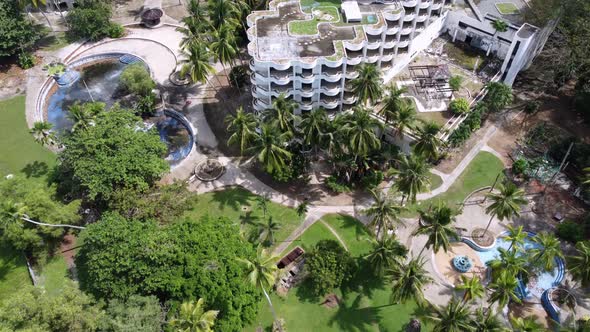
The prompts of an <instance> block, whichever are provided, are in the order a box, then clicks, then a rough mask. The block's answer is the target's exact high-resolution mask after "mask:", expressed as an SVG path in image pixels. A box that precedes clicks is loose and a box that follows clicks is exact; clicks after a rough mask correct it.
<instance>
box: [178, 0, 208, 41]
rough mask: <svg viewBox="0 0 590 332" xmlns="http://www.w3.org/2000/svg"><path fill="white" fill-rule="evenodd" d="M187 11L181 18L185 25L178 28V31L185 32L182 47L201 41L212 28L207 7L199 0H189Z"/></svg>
mask: <svg viewBox="0 0 590 332" xmlns="http://www.w3.org/2000/svg"><path fill="white" fill-rule="evenodd" d="M187 11H188V15H187V16H185V17H184V18H183V19H182V20H181V22H182V23H183V24H184V26H180V27H178V28H176V31H178V32H180V33H182V34H183V37H182V41H181V42H180V47H181V48H186V47H187V46H188V45H190V44H193V43H196V42H199V41H200V40H202V38H203V37H204V36H203V35H204V34H205V33H206V32H207V31H209V30H210V29H211V25H210V23H209V20H208V17H209V15H208V13H207V8H206V7H204V6H201V5H200V2H199V1H198V0H189V2H188V4H187Z"/></svg>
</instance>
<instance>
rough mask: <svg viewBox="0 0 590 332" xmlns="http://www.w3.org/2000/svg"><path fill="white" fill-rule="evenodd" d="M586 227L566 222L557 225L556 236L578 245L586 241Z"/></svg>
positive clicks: (569, 221)
mask: <svg viewBox="0 0 590 332" xmlns="http://www.w3.org/2000/svg"><path fill="white" fill-rule="evenodd" d="M585 231H586V227H585V226H584V225H580V224H578V223H576V222H574V221H571V220H566V221H564V222H562V223H561V224H559V225H557V230H556V231H555V234H556V235H557V236H558V237H559V238H560V239H562V240H565V241H569V242H572V243H576V242H579V241H583V240H584V234H585Z"/></svg>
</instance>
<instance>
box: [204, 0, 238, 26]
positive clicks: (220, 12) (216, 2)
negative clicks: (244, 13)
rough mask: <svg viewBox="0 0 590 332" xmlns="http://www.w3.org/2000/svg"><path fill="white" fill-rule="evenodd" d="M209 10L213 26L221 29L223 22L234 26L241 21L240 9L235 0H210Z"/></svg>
mask: <svg viewBox="0 0 590 332" xmlns="http://www.w3.org/2000/svg"><path fill="white" fill-rule="evenodd" d="M207 10H208V12H209V19H210V20H211V24H212V25H213V28H215V29H219V27H220V26H221V25H222V24H230V25H233V26H234V27H235V26H237V25H239V23H240V10H239V9H238V7H237V5H236V3H235V1H233V0H208V1H207Z"/></svg>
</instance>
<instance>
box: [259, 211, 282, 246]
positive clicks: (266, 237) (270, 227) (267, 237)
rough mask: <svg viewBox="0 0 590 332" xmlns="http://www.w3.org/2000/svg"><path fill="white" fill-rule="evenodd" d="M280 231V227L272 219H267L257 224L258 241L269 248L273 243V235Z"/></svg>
mask: <svg viewBox="0 0 590 332" xmlns="http://www.w3.org/2000/svg"><path fill="white" fill-rule="evenodd" d="M279 229H281V225H279V223H277V222H275V221H274V220H273V218H272V217H268V219H267V221H266V222H265V223H264V222H261V223H258V229H257V233H258V241H260V243H262V244H263V245H265V246H271V245H273V244H274V243H275V234H276V232H277V231H278V230H279Z"/></svg>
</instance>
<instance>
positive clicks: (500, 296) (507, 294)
mask: <svg viewBox="0 0 590 332" xmlns="http://www.w3.org/2000/svg"><path fill="white" fill-rule="evenodd" d="M516 287H518V280H517V279H516V277H515V276H514V275H512V274H510V273H509V271H501V273H500V275H499V276H498V278H496V279H495V280H493V281H492V282H491V283H490V284H489V286H488V288H489V289H490V290H491V293H490V296H489V297H488V302H489V303H490V305H492V304H494V303H498V306H499V307H500V308H504V307H505V306H506V305H507V304H508V302H510V301H514V302H516V303H520V298H519V297H518V295H516Z"/></svg>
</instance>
